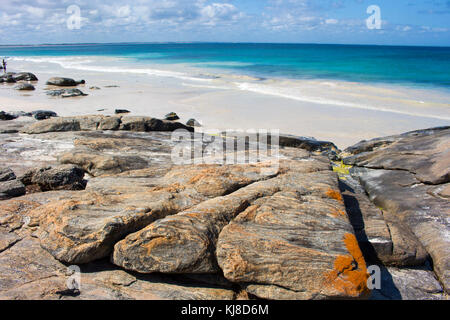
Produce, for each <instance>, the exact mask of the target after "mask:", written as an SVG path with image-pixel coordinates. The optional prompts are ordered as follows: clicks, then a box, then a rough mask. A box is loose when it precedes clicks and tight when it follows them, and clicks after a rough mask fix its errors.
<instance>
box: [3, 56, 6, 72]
mask: <svg viewBox="0 0 450 320" xmlns="http://www.w3.org/2000/svg"><path fill="white" fill-rule="evenodd" d="M3 72H4V73H6V61H5V59H3Z"/></svg>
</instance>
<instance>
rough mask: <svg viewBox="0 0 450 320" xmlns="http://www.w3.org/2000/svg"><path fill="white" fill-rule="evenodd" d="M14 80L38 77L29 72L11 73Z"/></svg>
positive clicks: (30, 79)
mask: <svg viewBox="0 0 450 320" xmlns="http://www.w3.org/2000/svg"><path fill="white" fill-rule="evenodd" d="M13 78H14V80H16V81H38V78H37V77H36V76H35V75H34V74H32V73H30V72H19V73H15V74H14V75H13Z"/></svg>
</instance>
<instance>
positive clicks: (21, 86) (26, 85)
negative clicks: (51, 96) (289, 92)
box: [14, 83, 36, 91]
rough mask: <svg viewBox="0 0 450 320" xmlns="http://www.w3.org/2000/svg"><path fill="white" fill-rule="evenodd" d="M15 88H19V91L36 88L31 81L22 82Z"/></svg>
mask: <svg viewBox="0 0 450 320" xmlns="http://www.w3.org/2000/svg"><path fill="white" fill-rule="evenodd" d="M14 89H16V90H19V91H33V90H36V88H35V87H34V86H33V85H32V84H30V83H21V84H19V85H17V86H15V87H14Z"/></svg>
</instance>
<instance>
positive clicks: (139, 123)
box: [23, 115, 194, 134]
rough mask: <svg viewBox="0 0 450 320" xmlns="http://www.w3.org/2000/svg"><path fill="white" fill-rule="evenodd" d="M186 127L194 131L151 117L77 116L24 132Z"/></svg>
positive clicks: (47, 122)
mask: <svg viewBox="0 0 450 320" xmlns="http://www.w3.org/2000/svg"><path fill="white" fill-rule="evenodd" d="M177 129H184V130H187V131H190V132H193V130H194V129H193V128H191V127H188V126H185V125H183V124H181V123H179V122H173V121H163V120H159V119H155V118H150V117H128V116H125V117H118V116H111V117H110V116H100V115H99V116H97V115H91V116H77V117H61V118H53V119H48V120H44V121H40V122H37V123H33V124H31V125H29V126H27V127H26V128H24V130H23V133H28V134H41V133H47V132H63V131H96V130H125V131H136V132H150V131H168V132H171V131H175V130H177Z"/></svg>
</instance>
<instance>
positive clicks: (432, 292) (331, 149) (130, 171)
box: [0, 115, 450, 299]
mask: <svg viewBox="0 0 450 320" xmlns="http://www.w3.org/2000/svg"><path fill="white" fill-rule="evenodd" d="M0 128H1V130H2V132H3V133H2V134H1V142H0V148H1V154H0V167H1V168H2V169H1V172H0V181H1V182H0V195H1V199H2V201H1V202H0V270H1V273H0V298H2V299H446V297H447V294H448V292H449V270H450V262H449V257H450V252H449V248H450V246H449V238H448V234H449V230H450V226H449V213H450V210H449V209H450V202H449V185H448V182H449V168H450V163H449V160H450V155H449V150H450V145H449V144H450V128H436V129H429V130H421V131H416V132H412V133H407V134H404V135H400V136H393V137H387V138H380V139H375V140H372V141H364V142H361V143H359V144H357V145H355V146H353V147H351V148H348V149H347V150H345V151H343V152H341V151H339V150H337V149H336V148H335V146H334V145H333V144H332V143H327V142H318V141H315V140H311V139H306V138H300V137H293V136H282V137H281V138H280V144H281V150H280V156H281V158H280V164H279V167H278V169H277V170H276V171H275V172H270V171H267V170H265V169H267V167H268V164H267V163H264V162H261V163H257V164H247V165H244V164H243V165H239V164H233V165H221V164H217V165H214V164H212V165H211V164H210V165H182V166H180V165H174V164H173V163H172V161H171V160H170V159H171V150H172V148H173V146H174V142H173V141H172V140H171V131H174V130H176V129H180V128H182V129H186V130H187V131H188V132H191V133H192V139H196V135H195V134H194V133H193V132H194V129H193V127H188V126H185V125H183V124H181V123H178V122H175V121H169V120H159V119H154V118H149V117H134V116H120V115H118V116H110V117H105V116H95V115H93V116H83V117H62V118H59V117H52V118H50V119H46V120H41V121H38V120H36V119H33V118H29V117H19V118H17V119H15V120H5V121H0ZM11 128H15V129H14V130H12V129H11ZM73 265H77V266H79V267H80V268H81V281H80V284H81V285H80V288H79V290H78V289H73V290H69V289H68V288H67V279H68V278H70V277H71V271H70V270H71V269H70V268H68V267H69V266H73ZM372 265H377V266H379V267H380V268H381V288H380V289H374V290H370V288H368V286H367V280H368V278H369V271H368V267H369V266H372Z"/></svg>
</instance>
